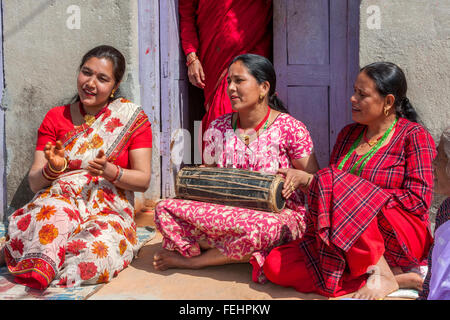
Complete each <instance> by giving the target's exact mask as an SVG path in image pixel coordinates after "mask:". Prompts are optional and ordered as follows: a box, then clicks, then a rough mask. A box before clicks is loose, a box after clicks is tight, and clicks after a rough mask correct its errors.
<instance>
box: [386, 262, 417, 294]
mask: <svg viewBox="0 0 450 320" xmlns="http://www.w3.org/2000/svg"><path fill="white" fill-rule="evenodd" d="M392 272H393V273H394V275H395V280H397V283H398V286H399V288H400V289H415V290H418V291H422V286H423V278H422V276H421V275H420V274H418V273H416V272H403V270H402V268H400V267H393V268H392Z"/></svg>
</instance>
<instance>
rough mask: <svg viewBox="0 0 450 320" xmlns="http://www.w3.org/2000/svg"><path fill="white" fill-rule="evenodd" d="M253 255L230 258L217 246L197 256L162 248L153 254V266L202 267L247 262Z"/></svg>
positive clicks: (161, 267)
mask: <svg viewBox="0 0 450 320" xmlns="http://www.w3.org/2000/svg"><path fill="white" fill-rule="evenodd" d="M250 256H251V255H247V256H244V257H243V258H242V259H241V260H235V259H230V258H228V257H226V256H225V255H223V254H222V253H221V252H220V251H219V250H218V249H217V248H212V249H207V250H205V251H202V253H201V254H200V255H198V256H195V257H190V258H187V257H184V256H182V255H181V254H180V253H178V252H177V251H169V250H166V249H162V250H160V251H158V252H156V253H155V255H154V256H153V266H154V268H155V269H156V270H160V271H162V270H167V269H169V268H184V269H201V268H204V267H208V266H220V265H224V264H230V263H246V262H248V261H249V260H250Z"/></svg>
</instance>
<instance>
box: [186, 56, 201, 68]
mask: <svg viewBox="0 0 450 320" xmlns="http://www.w3.org/2000/svg"><path fill="white" fill-rule="evenodd" d="M196 60H198V57H197V56H195V58H193V59H191V60H189V61H188V62H186V67H189V66H190V65H191V64H192V63H193V62H194V61H196Z"/></svg>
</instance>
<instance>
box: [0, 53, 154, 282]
mask: <svg viewBox="0 0 450 320" xmlns="http://www.w3.org/2000/svg"><path fill="white" fill-rule="evenodd" d="M124 71H125V59H124V57H123V55H122V54H121V53H120V52H119V51H118V50H116V49H115V48H113V47H109V46H99V47H96V48H94V49H92V50H91V51H89V52H88V53H86V55H85V56H84V57H83V59H82V63H81V65H80V71H79V74H78V80H77V87H78V98H77V101H76V102H75V103H73V104H69V105H65V106H61V107H55V108H53V109H51V110H50V111H49V112H48V113H47V115H46V116H45V118H44V120H43V122H42V124H41V126H40V128H39V130H38V139H37V146H36V151H35V156H34V162H33V165H32V167H31V170H30V172H29V176H28V177H29V183H30V186H31V189H32V190H33V191H34V192H36V195H35V197H34V198H33V199H32V200H31V202H30V203H28V204H27V205H25V206H24V207H22V208H21V209H19V210H17V211H16V212H14V213H13V214H12V215H11V216H10V218H9V226H8V233H7V241H6V245H5V246H4V248H3V250H1V251H0V258H1V259H0V261H1V262H3V263H4V262H6V265H7V268H8V270H9V272H10V273H11V274H12V275H14V278H15V281H16V282H18V283H20V284H23V285H26V286H29V287H32V288H35V289H40V290H43V289H45V288H47V287H48V286H49V285H50V284H51V283H52V285H69V286H70V285H79V284H85V283H102V282H108V281H109V280H111V279H112V277H114V276H116V275H117V273H118V272H120V271H121V270H122V269H124V268H125V267H126V266H127V265H128V264H129V263H130V262H131V260H132V259H133V257H134V255H135V254H136V252H137V249H138V247H137V245H138V241H137V236H136V224H135V223H134V219H133V218H134V217H133V216H134V208H133V203H134V195H133V191H140V192H143V191H145V190H146V189H147V187H148V185H149V182H150V161H151V147H152V135H151V127H150V123H149V121H148V118H147V116H146V115H145V113H144V112H143V110H142V109H141V108H140V107H138V106H136V105H135V104H133V103H131V102H129V101H127V100H125V99H121V98H119V99H115V98H114V93H115V91H116V90H117V89H118V87H119V84H120V81H121V80H122V76H123V74H124Z"/></svg>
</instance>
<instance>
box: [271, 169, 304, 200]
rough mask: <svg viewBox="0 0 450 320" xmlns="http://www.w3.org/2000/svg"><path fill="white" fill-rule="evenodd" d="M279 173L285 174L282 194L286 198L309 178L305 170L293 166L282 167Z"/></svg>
mask: <svg viewBox="0 0 450 320" xmlns="http://www.w3.org/2000/svg"><path fill="white" fill-rule="evenodd" d="M277 173H279V174H282V175H284V178H285V182H284V186H283V190H282V191H281V195H282V196H283V197H284V198H285V199H289V197H290V196H291V195H292V194H293V193H294V191H295V190H297V189H298V188H299V187H300V186H302V185H303V184H304V182H303V181H304V180H308V177H306V176H305V175H309V173H307V172H305V171H303V170H298V169H293V168H280V169H278V172H277Z"/></svg>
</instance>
